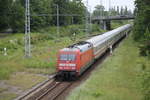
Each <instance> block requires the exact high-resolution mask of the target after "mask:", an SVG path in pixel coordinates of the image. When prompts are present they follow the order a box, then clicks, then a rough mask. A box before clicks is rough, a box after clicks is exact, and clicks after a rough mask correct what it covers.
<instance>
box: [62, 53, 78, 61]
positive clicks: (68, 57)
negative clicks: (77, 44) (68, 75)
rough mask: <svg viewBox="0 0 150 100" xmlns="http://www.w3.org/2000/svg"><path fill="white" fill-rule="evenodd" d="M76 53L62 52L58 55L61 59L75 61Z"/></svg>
mask: <svg viewBox="0 0 150 100" xmlns="http://www.w3.org/2000/svg"><path fill="white" fill-rule="evenodd" d="M75 59H76V55H75V54H62V55H60V60H62V61H75Z"/></svg>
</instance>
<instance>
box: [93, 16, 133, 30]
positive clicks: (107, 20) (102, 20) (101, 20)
mask: <svg viewBox="0 0 150 100" xmlns="http://www.w3.org/2000/svg"><path fill="white" fill-rule="evenodd" d="M131 19H134V16H133V15H117V16H96V17H92V23H97V24H100V25H102V28H103V29H104V30H111V20H131Z"/></svg>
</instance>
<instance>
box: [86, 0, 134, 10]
mask: <svg viewBox="0 0 150 100" xmlns="http://www.w3.org/2000/svg"><path fill="white" fill-rule="evenodd" d="M86 1H87V0H83V2H84V3H85V4H86ZM100 1H102V4H103V5H104V6H105V8H106V10H108V8H109V0H88V2H89V3H88V4H89V6H90V7H91V10H92V11H93V10H94V7H95V6H96V5H97V4H100ZM110 1H111V7H113V6H120V7H121V6H124V7H125V6H127V7H128V9H131V10H132V11H133V10H134V1H135V0H110Z"/></svg>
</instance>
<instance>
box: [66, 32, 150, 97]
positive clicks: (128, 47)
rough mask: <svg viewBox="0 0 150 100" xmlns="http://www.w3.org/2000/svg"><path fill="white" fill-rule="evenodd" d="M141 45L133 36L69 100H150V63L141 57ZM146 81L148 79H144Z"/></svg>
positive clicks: (74, 91)
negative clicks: (149, 96)
mask: <svg viewBox="0 0 150 100" xmlns="http://www.w3.org/2000/svg"><path fill="white" fill-rule="evenodd" d="M139 52H140V51H139V49H138V44H137V43H136V42H135V41H134V40H133V38H132V37H131V35H130V36H129V38H128V39H127V40H125V41H124V42H123V43H121V45H120V46H119V47H118V48H117V49H116V50H115V51H114V53H113V55H112V56H110V57H109V58H107V59H106V60H105V61H104V63H103V64H102V65H100V66H99V67H98V68H97V69H96V70H95V71H94V72H93V73H92V75H91V76H90V78H89V79H87V81H86V82H85V83H83V84H82V85H81V86H79V87H77V88H76V89H75V90H73V92H72V93H71V95H70V96H69V97H68V100H149V98H148V97H145V98H146V99H144V95H143V94H142V92H141V91H142V90H143V91H145V92H144V93H145V95H146V96H148V94H149V89H150V88H149V85H148V84H147V83H145V81H147V82H149V77H150V74H148V73H144V74H142V73H143V72H145V71H148V70H150V67H149V66H150V62H149V60H148V59H147V58H144V57H140V56H139ZM143 78H144V80H143Z"/></svg>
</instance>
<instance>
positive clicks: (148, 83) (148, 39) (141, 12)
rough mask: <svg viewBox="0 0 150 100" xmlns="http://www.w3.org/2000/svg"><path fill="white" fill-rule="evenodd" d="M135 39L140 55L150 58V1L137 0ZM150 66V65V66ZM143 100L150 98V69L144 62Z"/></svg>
mask: <svg viewBox="0 0 150 100" xmlns="http://www.w3.org/2000/svg"><path fill="white" fill-rule="evenodd" d="M135 4H136V10H135V16H136V19H135V24H134V35H133V36H134V39H135V40H136V41H137V42H138V43H139V48H140V55H141V56H145V57H147V58H148V59H149V60H150V16H149V15H150V6H149V5H150V1H149V0H136V1H135ZM148 67H150V65H149V66H148ZM142 79H143V82H142V85H143V94H144V99H143V100H149V99H150V70H149V68H147V67H146V66H145V64H143V72H142Z"/></svg>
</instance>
